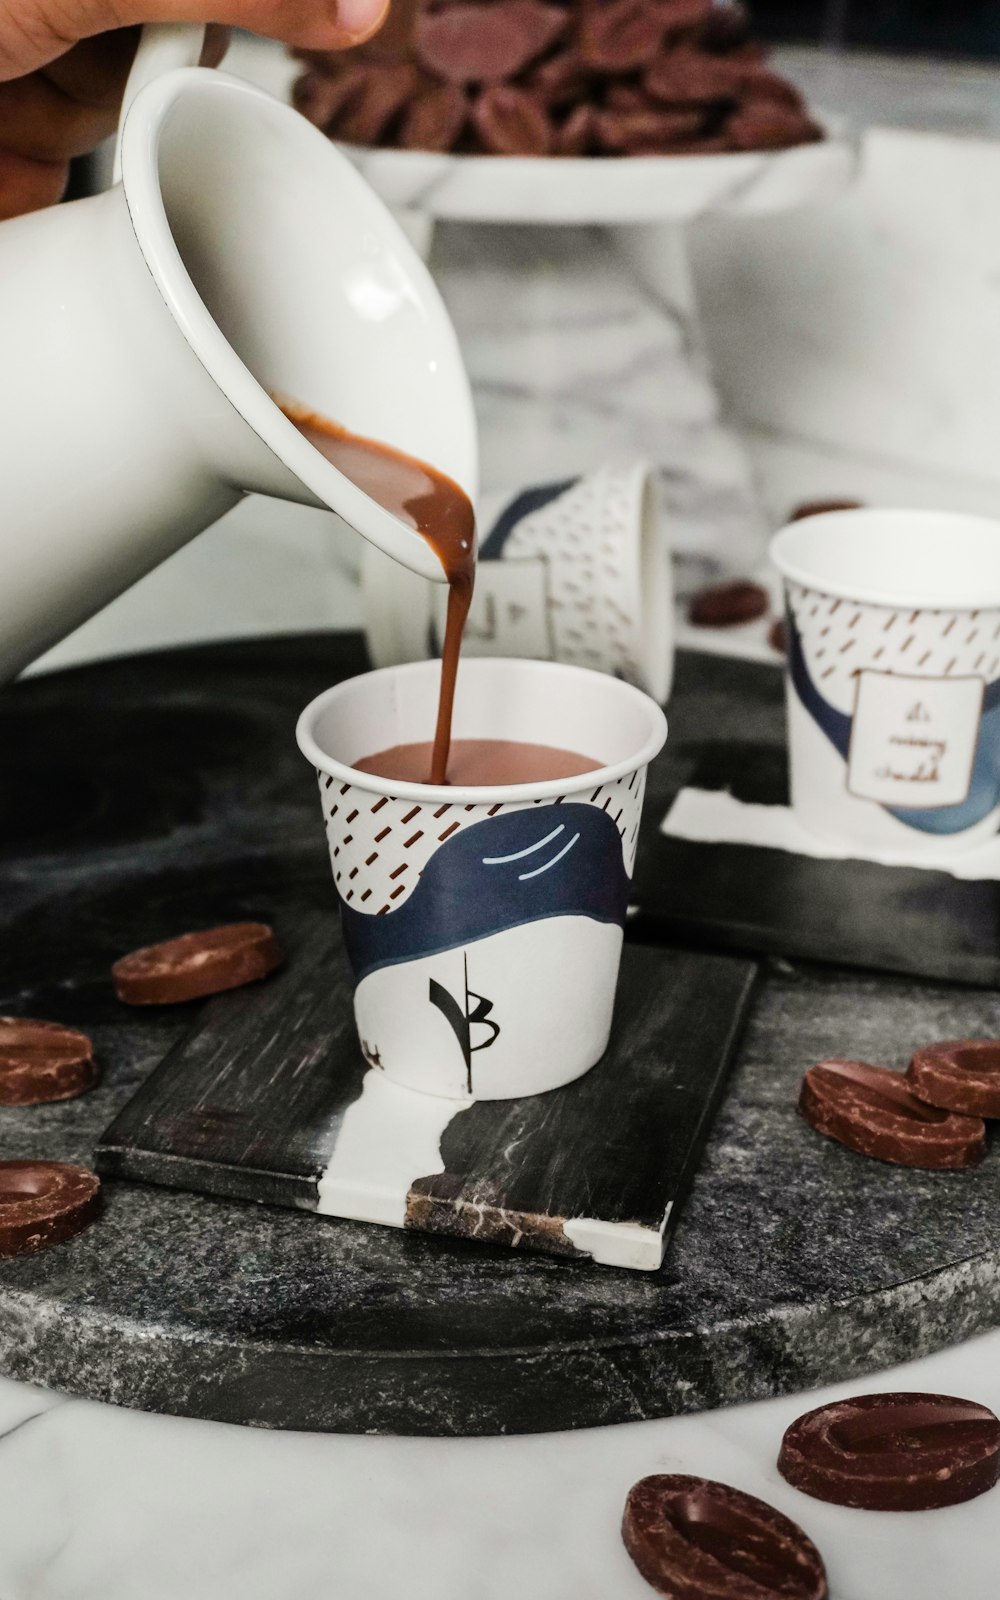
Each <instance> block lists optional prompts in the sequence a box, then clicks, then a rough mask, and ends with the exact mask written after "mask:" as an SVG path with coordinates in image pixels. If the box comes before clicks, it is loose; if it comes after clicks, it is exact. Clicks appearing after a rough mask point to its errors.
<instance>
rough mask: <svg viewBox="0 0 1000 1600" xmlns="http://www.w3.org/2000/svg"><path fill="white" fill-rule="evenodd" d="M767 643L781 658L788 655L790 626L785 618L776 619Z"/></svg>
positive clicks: (772, 624)
mask: <svg viewBox="0 0 1000 1600" xmlns="http://www.w3.org/2000/svg"><path fill="white" fill-rule="evenodd" d="M767 642H768V644H769V645H770V646H771V649H772V650H777V652H778V654H779V656H784V655H787V654H788V624H787V622H786V621H785V619H784V617H776V618H775V620H774V622H772V623H771V626H770V627H769V628H768V630H767Z"/></svg>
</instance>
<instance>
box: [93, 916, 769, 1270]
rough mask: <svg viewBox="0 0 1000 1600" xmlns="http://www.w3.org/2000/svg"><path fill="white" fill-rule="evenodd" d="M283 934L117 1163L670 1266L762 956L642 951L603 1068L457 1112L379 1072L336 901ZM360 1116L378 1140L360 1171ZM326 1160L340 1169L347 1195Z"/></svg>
mask: <svg viewBox="0 0 1000 1600" xmlns="http://www.w3.org/2000/svg"><path fill="white" fill-rule="evenodd" d="M283 935H284V939H285V941H286V951H287V954H288V961H287V964H286V966H285V968H284V969H283V970H282V971H280V972H278V973H275V974H274V976H273V977H271V978H269V979H268V981H267V982H266V983H262V984H256V985H254V986H252V987H251V988H249V989H245V990H239V991H234V992H232V993H230V994H224V995H220V996H218V998H217V999H215V1000H213V1001H212V1002H211V1003H210V1004H209V1005H207V1006H205V1007H204V1008H203V1009H202V1010H201V1014H200V1016H199V1019H198V1021H197V1022H196V1023H195V1025H194V1027H193V1028H192V1030H191V1032H190V1033H189V1034H188V1036H187V1037H186V1038H185V1039H183V1040H182V1041H181V1042H180V1043H179V1044H178V1045H176V1046H175V1047H174V1049H173V1050H171V1051H169V1052H168V1054H167V1055H166V1056H165V1057H164V1060H163V1061H162V1062H161V1064H160V1065H159V1066H158V1067H157V1068H156V1070H155V1071H154V1072H153V1073H151V1074H150V1076H149V1077H148V1078H147V1079H146V1082H145V1083H144V1084H143V1086H142V1088H141V1089H140V1090H139V1092H138V1093H137V1094H136V1095H135V1096H134V1097H133V1099H131V1100H130V1101H129V1103H128V1104H127V1105H126V1106H125V1107H124V1109H123V1110H122V1111H121V1112H119V1114H118V1116H117V1117H116V1119H115V1121H114V1122H113V1124H112V1125H111V1127H110V1128H108V1129H107V1130H106V1131H105V1132H104V1133H103V1134H102V1136H101V1138H100V1140H99V1142H98V1145H97V1149H96V1165H97V1170H98V1171H99V1172H100V1173H102V1174H105V1175H107V1176H110V1177H116V1178H135V1179H140V1180H145V1181H146V1182H150V1183H162V1184H167V1185H168V1186H170V1187H172V1188H183V1189H194V1190H196V1191H199V1192H202V1193H208V1194H221V1195H226V1196H228V1197H230V1198H235V1199H243V1200H259V1201H262V1202H266V1203H269V1204H272V1205H289V1206H296V1207H299V1208H301V1209H303V1210H312V1211H316V1210H320V1211H322V1212H323V1213H324V1214H325V1215H334V1216H338V1217H345V1218H353V1219H365V1220H373V1221H375V1220H379V1218H380V1217H381V1219H382V1220H383V1221H386V1222H387V1223H389V1225H392V1226H397V1227H404V1226H405V1227H407V1228H413V1229H415V1230H417V1231H419V1232H424V1233H435V1234H447V1235H451V1236H454V1237H458V1238H469V1239H475V1240H478V1241H480V1242H489V1243H494V1244H506V1245H509V1246H510V1247H511V1248H512V1249H528V1250H539V1251H542V1252H545V1253H547V1254H553V1255H562V1256H577V1257H585V1256H587V1255H588V1254H591V1255H593V1257H594V1259H595V1260H599V1261H601V1262H603V1263H604V1264H605V1265H608V1266H620V1267H630V1268H634V1269H637V1270H640V1271H643V1270H645V1271H649V1270H653V1269H655V1268H656V1267H658V1266H659V1265H660V1263H661V1260H662V1257H663V1250H664V1245H665V1243H666V1241H667V1237H668V1232H667V1230H668V1228H669V1229H670V1230H672V1229H673V1228H674V1227H676V1224H677V1219H678V1217H679V1215H680V1205H681V1202H682V1200H683V1198H684V1196H685V1195H686V1193H687V1190H688V1187H689V1184H690V1181H691V1177H692V1175H693V1173H694V1169H695V1166H696V1163H697V1160H698V1157H699V1155H700V1154H701V1150H702V1147H703V1145H704V1142H705V1139H706V1137H707V1135H708V1130H709V1127H710V1125H711V1119H712V1115H713V1113H714V1111H715V1109H716V1107H717V1105H718V1103H719V1100H720V1098H721V1096H722V1092H723V1089H724V1086H725V1080H726V1075H727V1073H728V1071H729V1068H730V1066H731V1065H732V1060H733V1053H734V1050H735V1047H736V1042H737V1039H738V1037H739V1034H740V1032H741V1030H742V1027H743V1023H744V1020H745V1017H746V1013H747V1009H748V1006H749V1002H750V995H751V991H752V988H753V984H754V982H755V980H756V977H757V970H758V969H757V967H756V965H754V964H753V963H752V962H748V961H741V960H738V959H736V958H734V957H732V956H717V955H707V954H702V953H699V952H695V951H681V950H669V949H663V948H659V947H656V946H652V945H631V946H629V947H627V948H626V949H625V951H624V953H623V959H622V968H621V977H620V981H619V987H618V995H617V1002H616V1006H615V1019H614V1025H613V1028H612V1034H611V1042H610V1044H609V1047H608V1050H607V1051H606V1053H605V1055H604V1057H603V1058H602V1060H601V1061H600V1062H599V1063H598V1064H597V1066H595V1067H594V1068H593V1069H592V1070H591V1071H590V1072H588V1073H586V1074H585V1075H584V1076H583V1077H582V1078H579V1079H577V1080H576V1082H575V1083H570V1084H567V1085H565V1087H564V1088H561V1089H555V1090H552V1091H551V1092H550V1093H548V1094H544V1095H529V1096H526V1097H524V1098H520V1099H512V1100H499V1101H497V1100H494V1101H481V1102H478V1103H477V1104H475V1105H472V1106H464V1105H457V1106H456V1105H455V1104H454V1103H453V1102H449V1101H440V1100H439V1101H434V1102H431V1103H429V1102H428V1100H427V1098H426V1097H425V1096H415V1095H414V1094H413V1093H412V1092H410V1091H407V1090H400V1089H398V1088H396V1087H395V1086H394V1085H392V1084H388V1083H386V1082H385V1080H384V1079H382V1080H381V1081H379V1075H378V1069H377V1068H375V1067H368V1068H366V1065H365V1062H364V1060H363V1058H362V1055H361V1051H360V1049H359V1047H358V1041H357V1037H356V1034H355V1030H354V1019H353V1012H352V1007H351V983H350V977H349V972H348V968H347V962H346V957H345V954H344V950H343V941H342V939H341V936H340V930H339V925H338V919H337V916H336V912H335V910H334V907H333V906H332V904H331V907H330V909H329V910H328V911H325V912H320V911H305V912H303V913H302V914H301V915H299V916H297V917H295V918H293V917H291V916H290V915H289V916H287V917H286V918H285V922H284V927H283ZM372 1091H374V1097H373V1096H372ZM363 1096H365V1097H366V1098H365V1102H364V1106H363V1107H362V1106H361V1105H360V1102H361V1100H362V1097H363ZM359 1111H361V1112H362V1113H363V1118H364V1122H363V1126H364V1140H365V1144H366V1147H367V1148H369V1149H371V1152H372V1155H371V1159H370V1160H369V1161H367V1162H366V1161H365V1160H364V1159H362V1160H361V1162H360V1165H359V1162H358V1155H357V1147H356V1144H352V1136H351V1131H350V1129H351V1126H352V1119H353V1118H354V1117H355V1115H356V1113H357V1112H359ZM435 1111H437V1112H438V1113H439V1115H440V1123H439V1125H438V1126H439V1134H438V1135H437V1136H436V1138H435V1144H438V1143H439V1145H440V1152H441V1161H442V1162H443V1168H442V1169H440V1170H439V1165H440V1163H439V1164H438V1165H431V1166H428V1165H427V1164H426V1163H427V1160H428V1150H427V1139H426V1137H425V1136H424V1135H423V1134H422V1133H420V1134H418V1136H417V1137H416V1138H415V1137H414V1121H415V1119H416V1118H418V1117H419V1118H420V1119H421V1126H422V1125H423V1118H424V1117H425V1116H426V1115H427V1113H428V1112H429V1113H430V1114H431V1115H433V1114H434V1113H435ZM353 1126H354V1127H355V1128H356V1127H357V1126H358V1124H357V1122H353ZM354 1139H355V1140H356V1139H357V1134H356V1133H355V1135H354ZM345 1145H346V1146H347V1149H348V1154H347V1156H346V1157H345V1156H344V1154H343V1151H344V1147H345ZM386 1149H390V1150H391V1151H392V1152H393V1159H392V1160H391V1162H388V1163H386V1162H384V1160H383V1152H384V1151H385V1150H386ZM433 1154H435V1155H436V1150H435V1151H434V1152H433ZM326 1173H331V1174H339V1177H338V1180H337V1184H336V1187H335V1188H333V1187H331V1186H330V1185H329V1183H328V1182H327V1183H324V1174H326ZM581 1218H583V1219H586V1221H585V1223H584V1225H583V1231H582V1232H581V1227H580V1222H579V1219H581ZM595 1225H596V1226H595ZM591 1241H592V1242H591Z"/></svg>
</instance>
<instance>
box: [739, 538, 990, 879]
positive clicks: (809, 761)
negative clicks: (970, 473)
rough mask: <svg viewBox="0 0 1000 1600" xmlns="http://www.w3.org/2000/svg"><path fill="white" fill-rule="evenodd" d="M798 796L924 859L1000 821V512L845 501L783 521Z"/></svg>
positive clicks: (838, 823)
mask: <svg viewBox="0 0 1000 1600" xmlns="http://www.w3.org/2000/svg"><path fill="white" fill-rule="evenodd" d="M771 555H772V558H773V560H774V562H775V565H776V566H777V567H778V569H779V571H780V572H781V573H782V575H783V577H784V580H785V597H786V608H787V621H788V658H787V659H788V676H787V704H788V731H789V759H790V764H791V790H792V807H793V809H794V811H795V812H796V814H797V815H798V817H799V819H800V820H801V821H802V822H803V823H804V824H805V825H806V826H807V827H809V828H812V829H813V830H814V831H815V832H816V833H819V834H823V835H825V836H826V837H828V838H831V839H835V840H836V841H837V842H838V843H839V844H842V845H847V846H850V847H852V848H857V849H858V850H859V851H861V852H862V853H865V852H869V853H873V854H876V855H879V856H883V857H884V856H889V857H891V856H894V855H895V856H898V857H899V859H900V860H917V859H919V857H920V855H921V853H922V852H927V851H931V852H933V854H934V855H940V854H941V852H942V850H945V851H949V850H954V851H960V850H963V849H967V848H969V847H971V846H974V845H977V844H981V843H982V842H983V840H984V839H986V838H988V837H989V836H990V835H992V834H994V833H995V832H996V831H997V827H998V823H1000V523H996V522H993V521H990V520H988V519H986V518H983V517H970V516H960V515H955V514H951V513H947V512H929V511H839V512H830V513H826V514H824V515H820V516H815V517H810V518H808V519H807V520H805V521H802V522H795V523H792V524H791V525H790V526H789V527H787V528H784V529H783V530H782V531H781V532H780V533H779V534H777V535H776V537H775V539H774V540H773V541H772V544H771Z"/></svg>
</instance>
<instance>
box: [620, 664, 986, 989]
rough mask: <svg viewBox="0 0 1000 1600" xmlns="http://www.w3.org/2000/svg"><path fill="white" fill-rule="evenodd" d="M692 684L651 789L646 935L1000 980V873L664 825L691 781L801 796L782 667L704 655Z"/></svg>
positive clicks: (703, 786) (739, 794) (642, 870)
mask: <svg viewBox="0 0 1000 1600" xmlns="http://www.w3.org/2000/svg"><path fill="white" fill-rule="evenodd" d="M681 681H682V682H683V683H684V685H685V691H684V692H682V693H680V694H677V695H676V696H675V697H674V699H673V701H672V702H671V705H670V738H669V740H668V744H667V752H668V753H667V757H666V759H665V760H662V761H661V762H659V763H657V765H656V767H655V769H654V771H653V772H652V773H651V781H650V784H649V787H648V788H647V792H646V809H645V813H644V819H643V831H642V835H641V845H640V850H639V858H638V861H637V863H636V874H635V888H634V898H635V900H636V901H637V902H638V905H639V907H640V908H641V912H642V920H641V922H638V923H637V924H636V925H635V931H636V933H637V934H640V935H641V936H643V937H652V938H659V937H665V938H669V939H673V940H676V941H678V942H680V943H684V944H694V945H702V946H707V947H708V948H711V949H721V950H733V951H743V952H753V953H757V954H774V955H783V956H792V957H794V956H799V957H805V958H807V959H809V960H814V961H829V962H833V963H836V964H838V965H843V966H856V967H865V968H868V969H869V970H871V971H874V972H899V973H910V974H913V975H914V976H916V977H927V978H940V979H946V980H948V981H952V982H957V983H967V984H981V985H983V986H984V987H985V988H990V989H994V988H996V987H997V986H998V985H1000V882H997V881H996V880H992V879H984V880H979V881H977V880H965V879H960V878H955V877H953V876H952V874H951V873H949V872H940V871H929V870H927V869H926V868H923V867H909V866H882V865H880V864H878V863H876V862H873V861H863V860H851V859H847V860H825V859H822V858H820V857H817V856H804V855H797V854H794V853H793V852H791V851H787V850H774V849H767V848H763V847H761V846H757V845H745V844H736V843H712V844H706V843H701V842H698V841H693V840H689V839H681V838H678V837H675V836H672V835H668V834H664V833H662V832H660V831H659V829H658V828H657V826H656V824H657V823H658V822H660V821H661V820H662V819H663V817H664V816H665V815H666V813H667V811H668V810H669V808H670V803H671V802H672V801H673V799H674V797H675V796H676V794H677V792H678V790H679V789H680V788H681V787H688V788H690V789H696V790H709V791H711V790H720V789H725V790H728V791H729V793H730V794H732V795H733V796H734V797H735V798H736V799H737V800H741V801H744V802H746V803H749V804H754V805H763V806H787V805H788V803H789V794H788V758H787V753H786V748H785V705H784V688H783V677H782V672H781V669H780V668H779V667H773V666H770V665H764V664H760V663H757V662H749V661H740V660H737V659H735V658H733V657H725V656H700V655H699V656H694V657H692V658H691V670H690V673H686V674H685V675H684V676H683V678H682V680H681Z"/></svg>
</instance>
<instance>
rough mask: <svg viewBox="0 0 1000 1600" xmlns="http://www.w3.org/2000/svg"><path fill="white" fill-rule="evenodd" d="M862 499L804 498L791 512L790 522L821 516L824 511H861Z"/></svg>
mask: <svg viewBox="0 0 1000 1600" xmlns="http://www.w3.org/2000/svg"><path fill="white" fill-rule="evenodd" d="M862 505H863V502H862V501H861V500H803V502H802V504H801V505H800V506H796V507H795V510H794V511H793V512H792V513H791V514H790V516H789V518H788V520H789V522H801V521H802V520H803V519H804V518H805V517H821V516H822V515H823V513H824V511H860V510H861V509H862Z"/></svg>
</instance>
